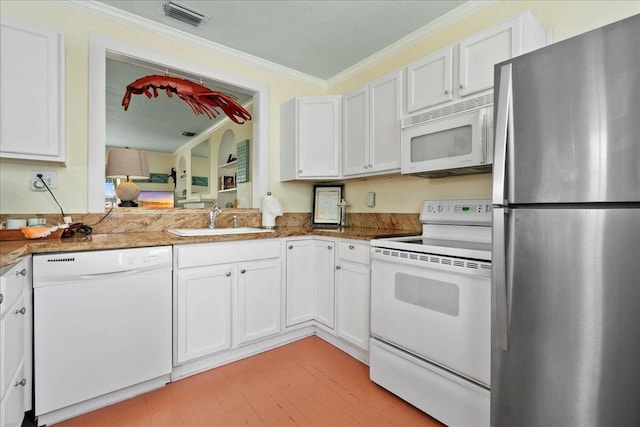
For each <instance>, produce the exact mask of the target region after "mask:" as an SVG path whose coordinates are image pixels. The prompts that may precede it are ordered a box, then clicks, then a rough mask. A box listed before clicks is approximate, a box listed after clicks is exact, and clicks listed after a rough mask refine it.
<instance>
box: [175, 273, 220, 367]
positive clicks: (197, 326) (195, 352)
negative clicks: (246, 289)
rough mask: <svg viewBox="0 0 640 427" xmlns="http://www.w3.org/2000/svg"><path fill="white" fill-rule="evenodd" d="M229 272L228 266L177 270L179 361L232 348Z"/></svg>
mask: <svg viewBox="0 0 640 427" xmlns="http://www.w3.org/2000/svg"><path fill="white" fill-rule="evenodd" d="M231 275H232V266H231V265H218V266H211V267H201V268H193V269H188V270H186V271H180V272H179V273H178V283H177V285H176V287H177V302H176V305H177V318H176V324H177V325H176V326H177V335H176V338H177V362H178V364H180V363H183V362H186V361H189V360H192V359H196V358H198V357H201V356H206V355H208V354H212V353H216V352H218V351H222V350H226V349H229V348H231V283H232V278H231Z"/></svg>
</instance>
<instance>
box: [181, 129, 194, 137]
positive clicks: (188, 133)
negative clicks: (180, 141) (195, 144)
mask: <svg viewBox="0 0 640 427" xmlns="http://www.w3.org/2000/svg"><path fill="white" fill-rule="evenodd" d="M180 135H182V136H196V133H195V132H189V131H186V130H185V131H184V132H182V133H181V134H180Z"/></svg>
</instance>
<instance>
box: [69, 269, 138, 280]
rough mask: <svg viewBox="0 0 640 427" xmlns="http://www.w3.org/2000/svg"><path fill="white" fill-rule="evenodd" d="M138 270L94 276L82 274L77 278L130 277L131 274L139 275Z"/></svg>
mask: <svg viewBox="0 0 640 427" xmlns="http://www.w3.org/2000/svg"><path fill="white" fill-rule="evenodd" d="M140 271H142V270H140V269H139V268H132V269H131V270H122V271H115V272H110V273H96V274H82V275H80V276H79V277H80V278H81V279H105V278H112V277H125V276H130V275H132V274H137V273H140Z"/></svg>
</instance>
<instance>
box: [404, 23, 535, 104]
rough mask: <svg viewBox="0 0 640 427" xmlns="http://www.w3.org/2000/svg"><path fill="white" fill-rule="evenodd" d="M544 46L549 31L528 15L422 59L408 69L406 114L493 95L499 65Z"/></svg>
mask: <svg viewBox="0 0 640 427" xmlns="http://www.w3.org/2000/svg"><path fill="white" fill-rule="evenodd" d="M544 45H545V29H544V28H543V27H542V25H540V23H539V22H538V21H537V20H536V19H535V17H534V16H533V15H532V14H531V12H528V11H527V12H525V13H523V14H521V15H518V16H515V17H513V18H510V19H508V20H505V21H502V22H499V23H498V24H496V25H493V26H491V27H489V28H487V29H485V30H483V31H480V32H478V33H476V34H474V35H472V36H470V37H467V38H465V39H463V40H461V41H460V42H459V43H456V44H454V45H451V46H447V47H445V48H444V49H441V50H439V51H437V52H434V53H432V54H430V55H428V56H426V57H424V58H421V59H419V60H417V61H415V62H413V63H411V64H409V65H408V66H407V67H406V82H407V83H406V104H405V109H406V111H405V113H406V115H411V114H413V113H415V112H417V111H420V110H424V109H428V108H430V107H433V106H436V105H440V104H443V103H447V102H451V101H459V100H461V98H464V97H466V96H469V95H473V94H478V93H479V92H483V91H490V90H491V89H492V88H493V69H494V65H495V64H497V63H499V62H502V61H506V60H508V59H510V58H513V57H514V56H517V55H521V54H523V53H526V52H529V51H531V50H534V49H537V48H540V47H543V46H544Z"/></svg>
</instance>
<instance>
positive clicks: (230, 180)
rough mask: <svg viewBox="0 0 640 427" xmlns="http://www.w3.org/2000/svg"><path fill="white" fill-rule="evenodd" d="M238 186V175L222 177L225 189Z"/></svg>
mask: <svg viewBox="0 0 640 427" xmlns="http://www.w3.org/2000/svg"><path fill="white" fill-rule="evenodd" d="M234 188H236V177H235V176H224V177H223V178H222V189H223V190H231V189H234Z"/></svg>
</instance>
